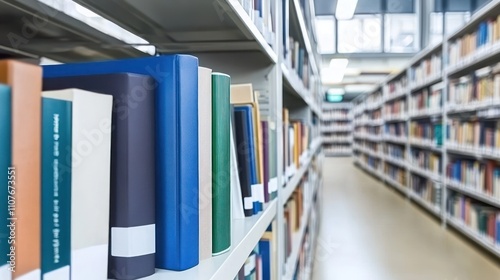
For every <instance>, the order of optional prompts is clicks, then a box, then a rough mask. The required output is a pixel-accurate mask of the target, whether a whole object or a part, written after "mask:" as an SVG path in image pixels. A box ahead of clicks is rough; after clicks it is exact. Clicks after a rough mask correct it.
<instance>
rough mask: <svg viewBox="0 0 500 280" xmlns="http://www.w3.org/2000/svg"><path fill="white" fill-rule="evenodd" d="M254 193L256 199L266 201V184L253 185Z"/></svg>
mask: <svg viewBox="0 0 500 280" xmlns="http://www.w3.org/2000/svg"><path fill="white" fill-rule="evenodd" d="M252 194H253V196H254V201H257V202H262V203H264V201H265V199H264V185H263V184H255V185H252Z"/></svg>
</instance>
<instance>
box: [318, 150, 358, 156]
mask: <svg viewBox="0 0 500 280" xmlns="http://www.w3.org/2000/svg"><path fill="white" fill-rule="evenodd" d="M324 154H325V156H327V157H349V156H352V151H351V152H324Z"/></svg>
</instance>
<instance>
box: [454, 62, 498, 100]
mask: <svg viewBox="0 0 500 280" xmlns="http://www.w3.org/2000/svg"><path fill="white" fill-rule="evenodd" d="M499 71H500V65H495V66H493V67H485V68H482V69H479V70H476V71H474V72H473V73H472V74H470V75H466V76H463V77H460V78H457V79H453V80H451V81H450V91H449V93H448V103H449V107H450V108H451V109H461V108H468V107H470V108H472V109H475V107H472V106H478V105H491V103H495V104H498V103H499V102H500V87H499V86H500V73H499Z"/></svg>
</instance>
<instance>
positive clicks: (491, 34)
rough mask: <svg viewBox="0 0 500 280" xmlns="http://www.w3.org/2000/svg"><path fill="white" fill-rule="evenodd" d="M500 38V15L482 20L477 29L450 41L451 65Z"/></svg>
mask: <svg viewBox="0 0 500 280" xmlns="http://www.w3.org/2000/svg"><path fill="white" fill-rule="evenodd" d="M499 40H500V17H493V18H490V19H488V20H485V21H482V22H480V23H479V24H478V25H477V27H476V29H475V30H474V31H473V32H471V33H468V34H466V35H464V36H462V37H460V38H458V39H456V40H455V41H453V42H451V43H450V46H449V47H448V48H449V57H450V65H455V64H457V63H460V62H461V61H463V60H464V59H465V58H467V57H469V56H470V55H471V54H473V53H474V52H476V51H477V50H479V49H481V48H484V47H488V46H491V45H493V44H495V43H497V42H498V41H499Z"/></svg>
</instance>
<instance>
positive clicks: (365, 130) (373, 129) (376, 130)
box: [354, 126, 382, 136]
mask: <svg viewBox="0 0 500 280" xmlns="http://www.w3.org/2000/svg"><path fill="white" fill-rule="evenodd" d="M354 132H355V133H358V134H368V135H373V136H376V135H382V134H381V133H382V128H381V127H380V126H358V127H356V129H355V130H354Z"/></svg>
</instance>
